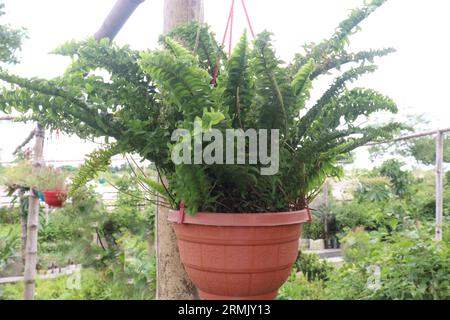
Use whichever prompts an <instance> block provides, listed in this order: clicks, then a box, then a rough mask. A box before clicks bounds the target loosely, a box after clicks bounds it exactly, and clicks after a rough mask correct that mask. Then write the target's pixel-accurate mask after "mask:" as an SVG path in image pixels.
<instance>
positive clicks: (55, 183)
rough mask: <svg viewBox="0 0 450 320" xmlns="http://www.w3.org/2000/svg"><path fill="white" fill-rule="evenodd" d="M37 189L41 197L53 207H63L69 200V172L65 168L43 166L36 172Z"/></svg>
mask: <svg viewBox="0 0 450 320" xmlns="http://www.w3.org/2000/svg"><path fill="white" fill-rule="evenodd" d="M35 177H36V178H35V181H36V183H35V189H36V190H38V191H37V195H38V196H39V198H40V199H41V196H40V195H39V194H41V195H42V196H43V198H44V201H45V203H46V204H47V205H48V206H49V207H52V208H61V207H63V206H64V203H65V201H66V200H67V194H68V188H67V185H66V179H67V173H66V172H65V170H62V169H59V168H53V167H43V168H40V169H39V171H38V172H37V173H36V174H35Z"/></svg>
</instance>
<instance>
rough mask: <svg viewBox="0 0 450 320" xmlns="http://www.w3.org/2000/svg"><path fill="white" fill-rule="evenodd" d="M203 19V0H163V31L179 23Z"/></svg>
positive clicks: (168, 30) (201, 20) (165, 31)
mask: <svg viewBox="0 0 450 320" xmlns="http://www.w3.org/2000/svg"><path fill="white" fill-rule="evenodd" d="M203 20H204V10H203V0H165V1H164V33H168V32H170V31H171V30H172V29H174V28H175V27H177V26H179V25H180V24H183V23H186V22H189V21H200V22H203Z"/></svg>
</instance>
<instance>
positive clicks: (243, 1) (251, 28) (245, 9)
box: [242, 0, 256, 39]
mask: <svg viewBox="0 0 450 320" xmlns="http://www.w3.org/2000/svg"><path fill="white" fill-rule="evenodd" d="M242 7H243V8H244V13H245V17H246V18H247V23H248V27H249V29H250V33H251V34H252V37H253V39H255V38H256V36H255V32H254V31H253V26H252V22H251V20H250V16H249V14H248V11H247V6H246V5H245V0H242Z"/></svg>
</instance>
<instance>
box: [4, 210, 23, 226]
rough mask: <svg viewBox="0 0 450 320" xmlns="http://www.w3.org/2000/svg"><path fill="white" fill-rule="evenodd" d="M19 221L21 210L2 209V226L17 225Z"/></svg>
mask: <svg viewBox="0 0 450 320" xmlns="http://www.w3.org/2000/svg"><path fill="white" fill-rule="evenodd" d="M19 221H20V213H19V209H17V208H7V207H0V224H16V223H18V222H19Z"/></svg>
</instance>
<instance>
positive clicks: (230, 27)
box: [211, 0, 255, 85]
mask: <svg viewBox="0 0 450 320" xmlns="http://www.w3.org/2000/svg"><path fill="white" fill-rule="evenodd" d="M241 2H242V7H243V8H244V13H245V17H246V19H247V23H248V26H249V29H250V33H251V34H252V37H253V39H255V32H254V30H253V26H252V23H251V20H250V16H249V14H248V11H247V6H246V5H245V0H241ZM235 3H236V0H232V1H231V8H230V13H229V15H228V20H227V26H226V28H225V33H224V35H223V39H222V47H223V46H225V41H226V40H227V36H228V31H230V38H229V46H228V55H229V56H231V51H232V48H233V26H234V6H235ZM219 67H220V56H218V57H217V63H216V68H215V70H214V74H213V80H212V81H211V84H212V85H216V84H217V76H218V74H219Z"/></svg>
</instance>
